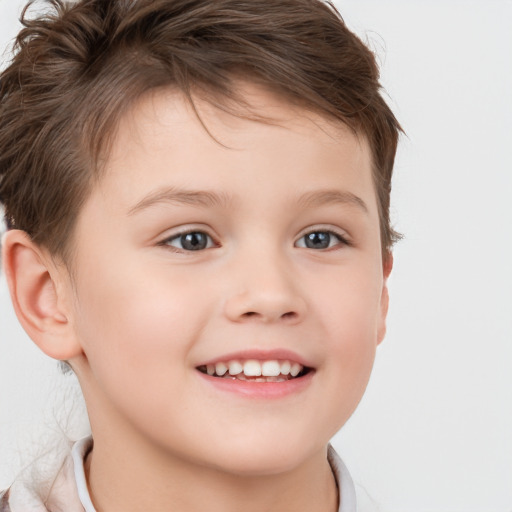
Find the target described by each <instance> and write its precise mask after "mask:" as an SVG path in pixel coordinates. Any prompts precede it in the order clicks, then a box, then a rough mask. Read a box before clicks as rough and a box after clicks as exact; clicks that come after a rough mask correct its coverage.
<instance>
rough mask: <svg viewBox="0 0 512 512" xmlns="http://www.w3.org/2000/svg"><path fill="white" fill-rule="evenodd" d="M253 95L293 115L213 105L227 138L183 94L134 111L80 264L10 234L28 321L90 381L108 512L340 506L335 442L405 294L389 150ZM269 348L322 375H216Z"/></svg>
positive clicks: (94, 487) (157, 98)
mask: <svg viewBox="0 0 512 512" xmlns="http://www.w3.org/2000/svg"><path fill="white" fill-rule="evenodd" d="M246 95H247V97H248V98H249V99H250V102H251V104H252V105H253V108H254V109H255V111H256V112H257V113H260V114H264V115H265V116H271V117H272V119H273V120H275V121H276V122H273V123H263V122H257V121H251V120H247V119H241V118H239V117H236V116H233V115H231V114H228V113H226V112H221V111H220V110H217V109H215V108H214V107H211V106H209V105H208V104H206V103H202V102H200V101H198V108H199V111H200V113H201V116H202V118H203V120H204V121H205V123H206V125H207V127H208V129H209V130H210V132H211V133H212V135H213V136H214V137H215V138H216V139H217V140H219V141H220V142H221V143H222V145H221V144H218V143H217V142H215V141H214V140H213V139H212V138H211V137H210V136H209V135H208V134H207V133H206V132H205V130H204V128H203V127H202V126H201V124H200V123H199V121H198V120H197V118H196V117H195V115H194V114H193V112H192V110H191V108H190V106H189V105H187V103H186V102H185V101H184V100H183V98H182V97H181V96H180V95H179V94H178V93H174V92H172V91H160V92H157V93H154V94H152V95H149V96H146V97H145V98H143V100H142V101H141V102H140V103H139V104H137V105H136V106H135V108H134V109H132V111H131V112H130V113H129V114H128V115H126V116H125V117H124V119H123V120H122V122H121V124H120V127H119V130H118V133H117V134H116V139H115V141H114V145H113V148H112V152H111V154H110V157H109V159H108V161H107V165H106V169H105V175H104V176H103V177H102V179H101V180H100V181H99V182H98V183H97V184H95V186H94V189H93V191H92V194H91V196H90V197H89V199H88V200H87V202H86V204H85V205H84V206H83V209H82V211H81V213H80V215H79V218H78V222H77V225H76V229H75V233H74V237H73V249H74V250H73V254H74V258H73V261H72V262H71V265H69V267H70V268H71V271H70V272H68V267H66V266H65V265H62V264H58V263H56V262H55V258H52V257H51V256H50V255H48V254H47V253H46V252H45V250H44V249H42V248H40V247H36V246H34V245H33V244H32V243H31V242H30V240H29V239H28V238H27V237H26V236H25V235H24V234H23V233H22V232H19V231H12V232H10V233H8V235H7V236H6V239H5V242H4V260H5V267H6V272H7V276H8V280H9V283H10V288H11V292H12V296H13V302H14V305H15V308H16V311H17V313H18V316H19V318H20V320H21V321H22V323H23V325H24V327H25V329H26V330H27V331H28V332H29V334H30V335H31V337H32V338H33V339H34V341H36V343H38V345H39V346H40V347H41V348H42V349H43V350H44V351H45V352H46V353H48V354H49V355H51V356H52V357H55V358H57V359H68V360H70V362H71V364H72V366H73V368H74V370H75V371H76V373H77V375H78V377H79V380H80V383H81V386H82V389H83V392H84V395H85V399H86V402H87V406H88V412H89V416H90V421H91V426H92V431H93V434H94V450H93V451H92V453H91V454H90V456H89V457H88V459H87V461H86V475H87V478H88V484H89V488H90V492H91V496H92V499H93V502H94V504H95V506H96V507H97V510H98V512H101V511H107V512H109V511H115V510H124V511H127V512H129V511H135V510H139V511H140V510H152V511H165V510H171V509H172V510H186V511H189V512H195V511H199V510H201V511H203V510H209V511H212V512H216V511H221V510H222V511H223V512H226V511H228V512H231V511H233V512H234V511H239V510H244V511H248V512H256V511H258V512H261V511H268V512H271V511H280V512H283V511H302V510H303V511H306V510H307V511H312V512H320V511H322V512H325V511H335V510H337V506H338V505H337V490H336V486H335V482H334V480H333V477H332V473H331V470H330V467H329V465H328V462H327V455H326V454H327V444H328V441H329V439H330V438H331V437H332V436H333V435H334V433H335V432H336V431H337V430H338V429H339V428H340V427H341V426H342V425H343V424H344V423H345V422H346V421H347V419H348V418H349V417H350V415H351V414H352V412H353V411H354V409H355V407H356V406H357V404H358V402H359V400H360V399H361V397H362V395H363V392H364V389H365V387H366V384H367V382H368V378H369V375H370V372H371V368H372V364H373V360H374V356H375V349H376V347H377V345H378V343H380V341H381V340H382V338H383V336H384V332H385V317H386V312H387V303H388V295H387V288H386V278H387V276H388V275H389V272H390V270H391V259H389V260H388V261H387V262H385V263H383V261H382V256H381V254H382V253H381V246H380V235H379V219H378V212H377V203H376V196H375V191H374V186H373V183H372V177H371V156H370V149H369V147H368V144H367V142H366V140H365V139H364V137H356V136H355V135H354V134H353V133H351V132H350V131H349V130H348V129H347V128H346V127H345V126H343V125H341V124H339V123H334V122H329V121H327V120H326V119H324V118H322V117H321V116H319V115H317V114H313V113H311V112H306V111H305V110H302V109H299V108H298V107H293V106H292V105H290V104H289V103H287V102H285V101H283V100H282V99H280V98H278V97H276V96H275V95H273V94H271V93H269V92H268V91H265V90H263V89H261V88H258V87H256V86H247V90H246ZM192 249H196V250H192ZM253 360H254V361H257V362H258V363H259V364H260V366H261V365H262V364H263V363H265V362H271V364H270V366H272V365H274V366H275V361H277V363H278V364H279V365H280V366H279V368H280V369H283V366H282V365H283V364H284V366H286V364H287V362H289V363H290V365H292V366H293V365H294V364H296V365H298V364H300V365H301V366H300V369H301V370H302V369H303V368H304V372H301V373H299V374H298V375H297V376H296V377H294V378H290V377H289V376H286V380H282V381H278V382H276V381H275V380H276V379H275V378H267V377H265V379H263V380H265V382H256V381H255V380H254V378H253V377H250V376H249V377H248V379H249V382H247V381H246V380H241V379H240V378H238V377H237V378H231V379H228V378H223V377H221V376H220V375H217V374H214V375H208V374H207V368H208V367H210V368H212V367H215V364H216V363H217V364H219V363H220V364H221V366H222V364H224V363H226V364H227V365H229V364H230V363H233V362H234V361H237V362H239V363H240V364H241V365H242V366H243V365H244V364H245V363H246V362H247V361H253ZM288 371H289V370H288ZM219 372H220V373H221V371H220V370H219ZM235 372H236V370H235ZM281 373H286V370H283V371H282V372H281ZM303 373H304V374H303ZM281 377H282V375H281ZM272 380H273V382H269V381H272Z"/></svg>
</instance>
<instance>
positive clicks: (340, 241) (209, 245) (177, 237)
mask: <svg viewBox="0 0 512 512" xmlns="http://www.w3.org/2000/svg"><path fill="white" fill-rule="evenodd" d="M313 234H315V235H318V234H327V235H329V237H335V238H336V239H337V240H338V242H337V243H336V244H334V245H332V246H331V245H330V243H331V241H332V240H331V238H329V246H328V247H325V248H321V249H314V248H312V247H307V245H306V242H305V243H304V245H301V246H299V245H297V244H298V242H299V241H300V240H302V239H305V237H307V236H308V235H313ZM187 235H201V236H205V237H206V238H207V239H208V240H207V245H206V246H205V247H203V248H200V249H186V248H184V247H183V246H182V247H176V246H174V245H172V244H171V242H173V241H175V240H180V239H181V241H182V242H183V237H186V236H187ZM158 245H160V246H163V247H166V248H169V249H171V250H174V251H175V252H183V253H188V252H196V251H197V252H200V251H204V250H206V249H211V248H213V247H218V244H217V242H216V241H215V240H214V239H213V237H212V236H211V235H209V234H208V233H206V232H205V231H201V230H199V229H196V230H194V229H191V230H187V231H182V232H181V233H176V234H175V235H172V236H170V237H168V238H166V239H165V240H162V241H161V242H159V244H158ZM351 245H352V244H351V242H350V241H349V240H348V239H347V238H346V237H345V236H344V235H342V234H341V233H337V232H336V231H333V230H330V229H313V230H311V231H307V232H306V233H304V234H303V235H302V236H301V237H300V238H299V239H298V240H297V242H295V244H294V246H295V247H299V248H301V249H311V250H318V251H327V250H331V249H333V248H335V247H337V246H348V247H350V246H351Z"/></svg>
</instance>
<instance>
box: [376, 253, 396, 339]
mask: <svg viewBox="0 0 512 512" xmlns="http://www.w3.org/2000/svg"><path fill="white" fill-rule="evenodd" d="M392 269H393V254H392V253H390V252H389V253H388V254H387V255H386V258H385V260H384V261H383V262H382V272H383V278H384V281H383V284H382V294H381V298H380V318H379V327H378V330H377V344H378V345H379V344H380V343H381V342H382V340H383V339H384V336H385V335H386V317H387V315H388V307H389V292H388V284H387V281H388V278H389V275H390V274H391V270H392Z"/></svg>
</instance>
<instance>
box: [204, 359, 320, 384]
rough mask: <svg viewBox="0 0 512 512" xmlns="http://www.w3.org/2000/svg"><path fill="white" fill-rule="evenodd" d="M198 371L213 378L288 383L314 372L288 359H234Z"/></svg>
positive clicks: (205, 366) (209, 365)
mask: <svg viewBox="0 0 512 512" xmlns="http://www.w3.org/2000/svg"><path fill="white" fill-rule="evenodd" d="M197 369H198V370H199V371H200V372H201V373H204V374H206V375H209V376H211V377H218V378H221V379H231V380H241V381H247V382H287V381H290V380H294V379H298V378H300V377H303V376H305V375H307V374H308V373H309V372H310V371H311V370H312V369H311V368H308V367H307V366H303V365H301V364H300V363H297V362H294V361H289V360H286V359H284V360H276V359H271V360H267V361H258V360H256V359H246V360H240V359H233V360H230V361H220V362H217V363H215V364H207V365H202V366H198V367H197Z"/></svg>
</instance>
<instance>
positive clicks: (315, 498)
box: [85, 436, 338, 512]
mask: <svg viewBox="0 0 512 512" xmlns="http://www.w3.org/2000/svg"><path fill="white" fill-rule="evenodd" d="M120 438H121V436H116V437H112V438H111V437H110V436H99V437H98V436H96V437H95V441H94V449H93V451H92V452H91V453H90V455H89V457H88V458H87V460H86V464H85V473H86V477H87V481H88V485H89V490H90V493H91V498H92V501H93V503H94V504H95V506H96V508H97V510H98V512H99V511H101V512H111V511H115V510H123V511H125V512H131V511H140V510H154V511H165V510H186V511H187V512H196V511H197V512H199V511H201V512H202V511H204V510H208V511H209V512H221V511H222V512H235V511H237V512H238V511H240V510H244V512H261V511H265V512H274V511H275V512H278V511H279V512H288V511H289V512H292V511H293V512H300V511H308V512H336V511H337V510H338V492H337V488H336V482H335V480H334V476H333V474H332V471H331V468H330V466H329V463H328V461H327V452H326V449H323V450H321V451H320V452H319V453H316V454H314V455H313V456H312V457H310V458H309V459H308V460H306V461H304V462H303V463H302V464H301V465H300V466H299V467H297V468H294V469H293V470H290V471H287V472H284V473H280V474H273V475H257V476H254V475H243V476H242V475H237V474H230V473H227V472H223V471H221V470H219V469H217V468H210V467H205V466H202V465H198V464H194V463H191V462H190V461H185V460H182V459H180V458H178V457H175V456H172V454H170V453H165V452H164V451H163V450H161V449H149V450H148V449H147V446H141V445H140V444H138V443H137V442H136V441H135V440H133V439H132V440H131V441H129V442H128V443H127V441H126V439H124V440H123V442H122V443H120V442H119V439H120ZM133 441H135V442H133ZM127 446H128V447H129V449H127Z"/></svg>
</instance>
